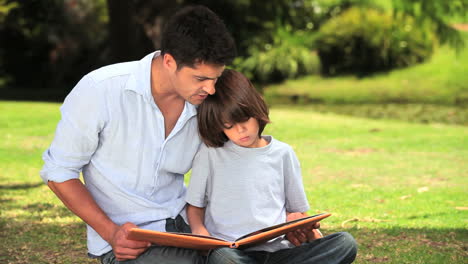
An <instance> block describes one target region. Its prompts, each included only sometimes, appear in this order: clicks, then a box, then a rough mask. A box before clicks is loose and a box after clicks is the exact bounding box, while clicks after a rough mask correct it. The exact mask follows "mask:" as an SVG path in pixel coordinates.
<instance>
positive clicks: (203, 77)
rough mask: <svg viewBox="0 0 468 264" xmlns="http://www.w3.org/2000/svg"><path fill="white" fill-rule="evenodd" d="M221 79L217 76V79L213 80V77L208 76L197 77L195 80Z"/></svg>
mask: <svg viewBox="0 0 468 264" xmlns="http://www.w3.org/2000/svg"><path fill="white" fill-rule="evenodd" d="M219 77H220V76H216V77H214V78H212V77H207V76H201V75H195V78H197V79H201V80H216V79H218V78H219Z"/></svg>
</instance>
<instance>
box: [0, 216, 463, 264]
mask: <svg viewBox="0 0 468 264" xmlns="http://www.w3.org/2000/svg"><path fill="white" fill-rule="evenodd" d="M337 231H340V230H323V232H324V234H330V233H332V232H337ZM344 231H347V232H349V233H351V234H352V235H353V236H354V237H355V238H356V240H357V242H358V244H359V253H358V257H357V259H356V263H429V264H430V263H434V264H435V263H463V262H464V261H465V260H466V258H467V257H468V253H467V238H468V231H467V230H465V229H462V228H452V229H450V228H448V229H428V228H420V229H417V228H392V229H385V228H382V229H368V228H349V229H346V230H344ZM0 237H2V239H1V240H0V262H1V263H12V264H19V263H97V261H96V260H92V259H89V258H88V257H87V255H86V253H87V251H86V230H85V225H84V223H82V222H80V221H79V220H78V219H76V222H72V223H63V224H61V223H57V222H54V221H51V222H41V221H15V220H14V219H1V220H0Z"/></svg>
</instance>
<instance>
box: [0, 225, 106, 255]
mask: <svg viewBox="0 0 468 264" xmlns="http://www.w3.org/2000/svg"><path fill="white" fill-rule="evenodd" d="M0 237H2V239H1V240H0V262H1V263H12V264H19V263H97V261H96V260H93V259H90V258H88V256H87V250H86V229H85V225H84V223H81V222H77V223H67V224H59V223H42V222H36V221H19V222H18V221H14V220H6V221H5V220H0Z"/></svg>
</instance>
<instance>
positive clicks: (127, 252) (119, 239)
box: [108, 223, 151, 261]
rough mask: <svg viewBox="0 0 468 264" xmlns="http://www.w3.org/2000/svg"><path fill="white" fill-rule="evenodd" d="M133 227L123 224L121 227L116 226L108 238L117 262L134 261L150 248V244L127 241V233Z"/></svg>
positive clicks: (132, 225)
mask: <svg viewBox="0 0 468 264" xmlns="http://www.w3.org/2000/svg"><path fill="white" fill-rule="evenodd" d="M134 227H137V226H136V225H134V224H132V223H125V224H124V225H121V226H117V225H116V226H115V228H114V231H113V232H112V234H111V236H110V239H109V241H108V242H109V244H110V245H111V246H112V250H113V252H114V255H115V257H116V258H117V260H118V261H124V260H129V259H136V258H137V257H138V256H139V255H141V254H142V253H143V252H145V251H146V250H147V249H148V248H149V247H150V246H151V243H150V242H144V241H136V240H130V239H127V234H128V231H129V230H130V229H131V228H134Z"/></svg>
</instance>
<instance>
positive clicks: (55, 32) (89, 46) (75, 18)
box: [0, 0, 107, 89]
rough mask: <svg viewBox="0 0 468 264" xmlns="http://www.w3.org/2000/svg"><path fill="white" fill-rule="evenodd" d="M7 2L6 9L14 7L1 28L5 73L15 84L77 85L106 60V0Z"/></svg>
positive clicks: (0, 51)
mask: <svg viewBox="0 0 468 264" xmlns="http://www.w3.org/2000/svg"><path fill="white" fill-rule="evenodd" d="M7 3H8V4H2V8H4V7H5V6H9V7H11V6H14V8H10V9H9V11H8V12H7V13H6V15H5V17H4V18H3V20H4V21H3V23H2V24H1V25H0V36H1V37H2V42H1V43H0V62H1V63H2V67H1V68H2V72H0V75H1V76H6V77H8V79H10V80H12V81H13V85H14V86H17V87H22V88H24V87H28V86H30V85H34V88H35V89H46V88H51V87H56V86H59V85H64V84H65V85H67V86H68V85H72V84H74V83H75V82H76V81H77V79H78V78H79V77H81V75H82V74H84V73H86V72H88V71H89V70H90V68H92V67H96V66H97V65H100V62H102V59H103V56H105V52H103V50H104V49H103V44H104V41H105V40H106V37H107V34H106V32H107V30H106V23H107V15H106V12H105V8H106V6H105V1H104V0H99V1H86V0H80V1H67V0H30V1H19V0H10V1H7ZM77 76H78V77H77Z"/></svg>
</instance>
